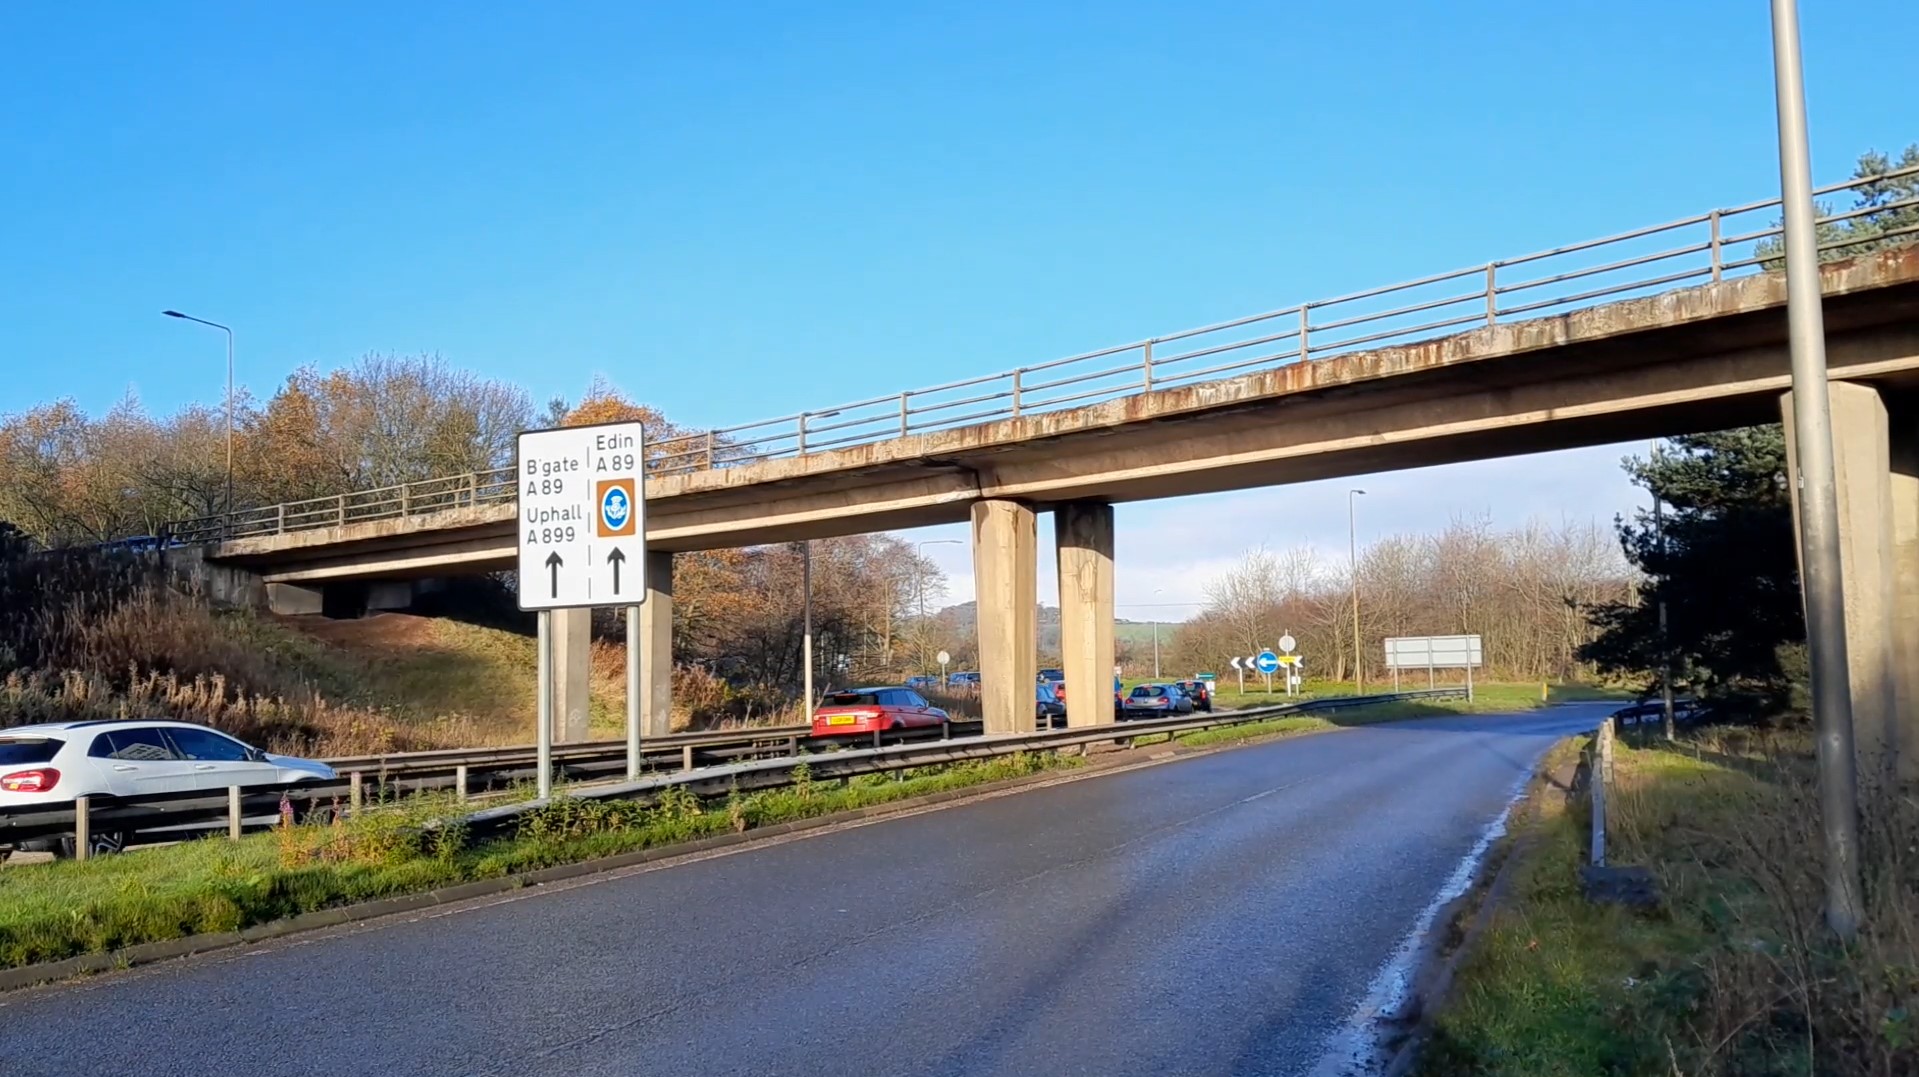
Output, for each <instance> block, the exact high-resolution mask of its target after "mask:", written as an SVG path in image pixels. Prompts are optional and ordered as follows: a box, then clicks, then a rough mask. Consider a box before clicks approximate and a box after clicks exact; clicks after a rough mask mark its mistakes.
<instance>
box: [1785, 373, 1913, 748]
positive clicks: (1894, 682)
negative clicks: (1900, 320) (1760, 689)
mask: <svg viewBox="0 0 1919 1077" xmlns="http://www.w3.org/2000/svg"><path fill="white" fill-rule="evenodd" d="M1831 397H1832V430H1833V470H1834V474H1835V477H1836V480H1837V484H1838V489H1839V546H1840V550H1839V556H1840V564H1841V584H1842V587H1843V589H1844V592H1845V605H1846V652H1847V661H1848V668H1849V671H1850V680H1851V687H1852V722H1853V737H1854V743H1855V748H1856V751H1857V753H1858V761H1859V778H1860V781H1861V782H1862V783H1863V784H1867V785H1883V784H1884V783H1885V782H1887V781H1889V780H1890V779H1891V778H1892V777H1893V776H1894V774H1895V773H1906V774H1914V775H1919V664H1915V661H1914V655H1915V651H1916V650H1919V620H1915V618H1919V614H1914V613H1912V612H1911V611H1912V608H1913V603H1914V601H1915V599H1919V559H1915V554H1916V553H1919V520H1915V518H1914V514H1915V513H1919V468H1915V466H1914V461H1913V457H1914V453H1915V444H1914V443H1915V441H1919V431H1915V430H1914V429H1913V428H1912V422H1911V412H1910V411H1909V410H1907V409H1906V408H1904V407H1903V404H1904V402H1903V401H1896V400H1893V401H1889V400H1888V399H1887V397H1886V396H1885V395H1883V394H1882V393H1881V391H1880V390H1879V389H1878V388H1876V387H1875V386H1872V385H1867V384H1863V383H1860V382H1847V381H1835V382H1833V383H1832V384H1831ZM1889 404H1890V405H1891V407H1890V408H1889ZM1780 407H1781V413H1782V415H1783V416H1784V420H1785V427H1786V447H1787V466H1788V469H1789V480H1790V481H1789V483H1788V485H1789V486H1790V488H1791V490H1792V497H1793V515H1794V525H1795V527H1797V525H1798V515H1799V475H1798V473H1797V468H1796V467H1795V466H1794V465H1793V463H1792V461H1793V460H1794V459H1795V452H1794V449H1795V446H1794V443H1793V423H1792V394H1791V393H1786V394H1785V395H1784V396H1783V397H1782V398H1781V401H1780ZM1895 416H1899V417H1900V418H1899V420H1898V421H1897V422H1895V420H1894V417H1895ZM1899 539H1903V541H1900V542H1896V541H1895V540H1899ZM1795 549H1797V547H1796V546H1795Z"/></svg>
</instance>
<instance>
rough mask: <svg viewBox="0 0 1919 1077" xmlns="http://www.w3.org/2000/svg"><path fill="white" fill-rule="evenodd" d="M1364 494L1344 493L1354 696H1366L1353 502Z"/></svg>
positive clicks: (1356, 522) (1356, 491) (1356, 526)
mask: <svg viewBox="0 0 1919 1077" xmlns="http://www.w3.org/2000/svg"><path fill="white" fill-rule="evenodd" d="M1365 493H1366V491H1364V490H1348V491H1346V556H1347V557H1348V558H1349V559H1350V560H1351V562H1352V570H1353V694H1354V695H1356V696H1363V695H1365V694H1366V674H1365V673H1364V672H1363V670H1362V667H1361V665H1360V658H1361V655H1360V653H1359V517H1358V515H1357V513H1356V511H1355V510H1354V508H1353V500H1354V498H1356V497H1359V496H1361V495H1364V494H1365Z"/></svg>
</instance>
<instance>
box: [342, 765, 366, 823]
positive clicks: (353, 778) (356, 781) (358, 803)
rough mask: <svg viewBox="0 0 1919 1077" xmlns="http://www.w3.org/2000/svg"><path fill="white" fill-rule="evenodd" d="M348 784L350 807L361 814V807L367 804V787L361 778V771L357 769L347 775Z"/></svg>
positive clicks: (348, 802)
mask: <svg viewBox="0 0 1919 1077" xmlns="http://www.w3.org/2000/svg"><path fill="white" fill-rule="evenodd" d="M346 784H347V806H348V809H349V810H351V811H352V813H353V814H355V815H358V814H360V809H361V808H362V807H364V806H365V804H366V787H365V785H363V784H362V782H361V780H360V772H359V771H357V770H356V771H354V772H353V773H351V774H349V775H347V776H346Z"/></svg>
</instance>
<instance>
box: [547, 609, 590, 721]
mask: <svg viewBox="0 0 1919 1077" xmlns="http://www.w3.org/2000/svg"><path fill="white" fill-rule="evenodd" d="M552 625H553V638H552V639H551V640H549V641H548V642H549V644H550V645H551V646H552V648H553V743H555V744H575V743H578V742H580V741H583V740H586V739H587V738H588V736H589V733H588V729H587V721H588V716H589V714H590V710H589V708H588V696H589V694H590V691H591V679H590V678H589V677H588V673H589V671H590V670H591V669H592V665H593V611H592V610H588V609H579V610H554V611H553V613H552Z"/></svg>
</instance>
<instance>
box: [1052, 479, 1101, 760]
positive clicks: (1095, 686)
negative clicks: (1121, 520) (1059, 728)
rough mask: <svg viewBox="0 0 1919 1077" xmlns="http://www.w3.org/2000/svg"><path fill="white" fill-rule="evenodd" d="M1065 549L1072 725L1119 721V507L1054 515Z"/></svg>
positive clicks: (1081, 507)
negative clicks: (1114, 697) (1115, 691)
mask: <svg viewBox="0 0 1919 1077" xmlns="http://www.w3.org/2000/svg"><path fill="white" fill-rule="evenodd" d="M1053 533H1054V536H1055V537H1056V538H1057V539H1058V546H1059V639H1060V642H1059V651H1060V668H1061V669H1062V670H1064V671H1065V673H1066V720H1067V724H1069V725H1072V726H1088V725H1101V724H1106V723H1110V722H1112V720H1113V708H1112V704H1111V702H1110V700H1109V697H1110V696H1111V694H1112V683H1113V506H1111V505H1109V504H1106V503H1104V502H1098V501H1075V502H1071V503H1069V504H1065V505H1061V506H1059V507H1058V508H1057V509H1055V510H1054V511H1053Z"/></svg>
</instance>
